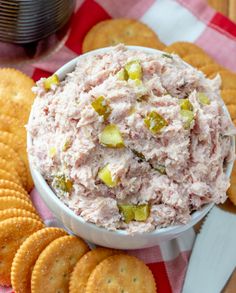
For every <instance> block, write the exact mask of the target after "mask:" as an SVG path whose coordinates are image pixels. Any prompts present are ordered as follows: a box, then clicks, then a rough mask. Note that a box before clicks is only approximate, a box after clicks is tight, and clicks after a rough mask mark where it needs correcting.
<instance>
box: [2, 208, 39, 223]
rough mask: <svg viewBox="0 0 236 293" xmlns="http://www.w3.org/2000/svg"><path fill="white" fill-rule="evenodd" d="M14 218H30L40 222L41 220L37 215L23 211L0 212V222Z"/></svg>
mask: <svg viewBox="0 0 236 293" xmlns="http://www.w3.org/2000/svg"><path fill="white" fill-rule="evenodd" d="M16 217H24V218H32V219H35V220H38V221H40V222H42V219H41V218H40V217H39V215H37V214H35V213H32V212H29V211H27V210H24V209H16V208H10V209H5V210H0V222H1V221H4V220H7V219H10V218H16Z"/></svg>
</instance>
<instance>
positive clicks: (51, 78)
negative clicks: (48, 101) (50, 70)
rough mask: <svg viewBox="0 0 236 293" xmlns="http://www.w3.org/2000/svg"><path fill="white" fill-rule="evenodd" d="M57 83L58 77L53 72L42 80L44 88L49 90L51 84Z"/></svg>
mask: <svg viewBox="0 0 236 293" xmlns="http://www.w3.org/2000/svg"><path fill="white" fill-rule="evenodd" d="M59 83H60V81H59V77H58V76H57V75H56V74H53V75H51V76H49V77H48V78H46V79H45V80H44V82H43V85H44V88H45V90H47V91H49V90H50V89H51V87H52V85H58V84H59Z"/></svg>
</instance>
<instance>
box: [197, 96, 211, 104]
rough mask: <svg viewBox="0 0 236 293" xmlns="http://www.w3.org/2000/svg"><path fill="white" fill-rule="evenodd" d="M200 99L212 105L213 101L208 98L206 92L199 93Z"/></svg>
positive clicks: (202, 102) (201, 101)
mask: <svg viewBox="0 0 236 293" xmlns="http://www.w3.org/2000/svg"><path fill="white" fill-rule="evenodd" d="M197 96H198V101H199V102H200V103H201V104H202V105H210V103H211V101H210V99H209V98H208V96H207V95H205V94H204V93H198V95H197Z"/></svg>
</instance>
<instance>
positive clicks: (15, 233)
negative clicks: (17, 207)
mask: <svg viewBox="0 0 236 293" xmlns="http://www.w3.org/2000/svg"><path fill="white" fill-rule="evenodd" d="M43 227H44V225H43V224H42V223H41V222H39V221H37V220H34V219H31V218H24V217H17V218H11V219H7V220H4V221H2V222H0V285H2V286H9V285H10V284H11V277H10V273H11V264H12V261H13V258H14V256H15V254H16V252H17V250H18V248H19V247H20V246H21V244H22V243H23V242H24V241H25V239H26V238H27V237H29V236H30V235H31V234H32V233H34V232H36V231H37V230H39V229H42V228H43Z"/></svg>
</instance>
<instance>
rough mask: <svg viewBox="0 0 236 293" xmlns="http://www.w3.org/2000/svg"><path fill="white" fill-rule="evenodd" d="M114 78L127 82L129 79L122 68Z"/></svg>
mask: <svg viewBox="0 0 236 293" xmlns="http://www.w3.org/2000/svg"><path fill="white" fill-rule="evenodd" d="M116 76H117V78H118V79H119V80H126V81H127V80H128V79H129V75H128V72H127V70H126V69H125V68H122V69H121V70H120V71H118V72H117V74H116Z"/></svg>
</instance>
